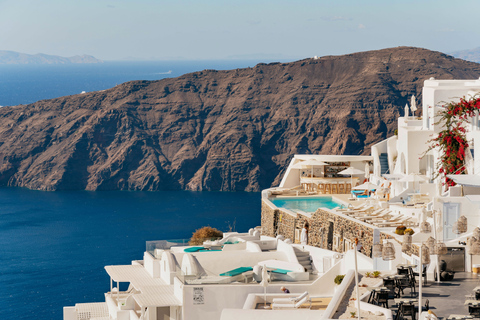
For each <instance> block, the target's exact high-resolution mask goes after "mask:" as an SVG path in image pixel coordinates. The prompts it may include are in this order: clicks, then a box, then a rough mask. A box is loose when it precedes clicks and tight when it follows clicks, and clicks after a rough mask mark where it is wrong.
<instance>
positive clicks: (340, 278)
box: [333, 274, 345, 285]
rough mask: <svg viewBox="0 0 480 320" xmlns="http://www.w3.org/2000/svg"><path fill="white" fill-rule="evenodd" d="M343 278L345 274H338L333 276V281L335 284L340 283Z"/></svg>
mask: <svg viewBox="0 0 480 320" xmlns="http://www.w3.org/2000/svg"><path fill="white" fill-rule="evenodd" d="M343 278H345V275H344V274H339V275H338V276H336V277H335V279H334V280H333V282H335V284H338V285H339V284H341V283H342V281H343Z"/></svg>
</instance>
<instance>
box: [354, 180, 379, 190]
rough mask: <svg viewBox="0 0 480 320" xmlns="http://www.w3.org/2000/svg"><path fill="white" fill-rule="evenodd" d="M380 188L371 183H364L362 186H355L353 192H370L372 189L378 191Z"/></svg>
mask: <svg viewBox="0 0 480 320" xmlns="http://www.w3.org/2000/svg"><path fill="white" fill-rule="evenodd" d="M378 188H380V186H378V185H376V184H375V183H371V182H370V181H367V182H365V183H364V184H361V185H359V186H356V187H355V188H353V189H355V190H372V189H375V190H376V189H378Z"/></svg>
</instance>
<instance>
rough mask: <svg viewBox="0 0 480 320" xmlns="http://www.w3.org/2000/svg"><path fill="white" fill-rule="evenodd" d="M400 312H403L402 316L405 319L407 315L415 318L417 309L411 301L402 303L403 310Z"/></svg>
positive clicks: (413, 319)
mask: <svg viewBox="0 0 480 320" xmlns="http://www.w3.org/2000/svg"><path fill="white" fill-rule="evenodd" d="M399 309H400V307H399ZM400 312H401V316H402V318H401V319H404V318H405V317H411V318H412V320H415V316H416V313H417V310H416V308H415V305H413V304H410V303H403V304H402V305H401V311H399V313H400Z"/></svg>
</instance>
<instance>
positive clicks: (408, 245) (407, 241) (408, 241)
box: [402, 233, 412, 252]
mask: <svg viewBox="0 0 480 320" xmlns="http://www.w3.org/2000/svg"><path fill="white" fill-rule="evenodd" d="M410 249H412V235H411V234H409V233H405V234H404V235H403V243H402V251H403V252H406V251H410Z"/></svg>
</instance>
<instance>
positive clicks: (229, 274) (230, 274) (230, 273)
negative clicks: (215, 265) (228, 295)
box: [220, 267, 253, 277]
mask: <svg viewBox="0 0 480 320" xmlns="http://www.w3.org/2000/svg"><path fill="white" fill-rule="evenodd" d="M252 270H253V268H252V267H240V268H236V269H233V270H230V271H227V272H224V273H220V276H223V277H225V276H226V277H234V276H238V275H239V274H242V273H244V272H247V271H252Z"/></svg>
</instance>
